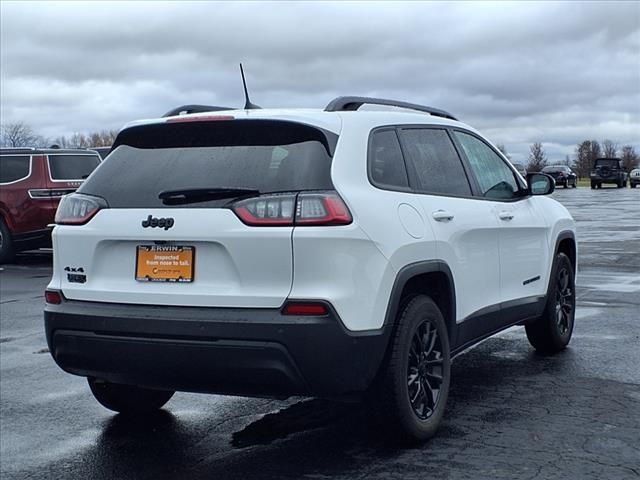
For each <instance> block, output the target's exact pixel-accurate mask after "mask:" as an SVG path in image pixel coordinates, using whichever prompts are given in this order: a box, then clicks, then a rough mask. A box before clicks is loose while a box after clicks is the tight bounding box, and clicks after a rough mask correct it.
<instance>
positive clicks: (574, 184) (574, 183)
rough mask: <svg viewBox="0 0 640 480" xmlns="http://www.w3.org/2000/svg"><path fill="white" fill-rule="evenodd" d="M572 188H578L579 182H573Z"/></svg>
mask: <svg viewBox="0 0 640 480" xmlns="http://www.w3.org/2000/svg"><path fill="white" fill-rule="evenodd" d="M571 188H578V181H577V180H574V181H573V185H571Z"/></svg>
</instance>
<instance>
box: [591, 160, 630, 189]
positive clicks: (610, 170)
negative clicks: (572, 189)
mask: <svg viewBox="0 0 640 480" xmlns="http://www.w3.org/2000/svg"><path fill="white" fill-rule="evenodd" d="M590 177H591V188H602V184H603V183H614V184H616V185H617V186H618V188H623V187H626V186H627V177H628V174H627V172H625V170H624V167H623V165H622V160H621V159H619V158H598V159H596V161H595V163H594V165H593V170H591V175H590Z"/></svg>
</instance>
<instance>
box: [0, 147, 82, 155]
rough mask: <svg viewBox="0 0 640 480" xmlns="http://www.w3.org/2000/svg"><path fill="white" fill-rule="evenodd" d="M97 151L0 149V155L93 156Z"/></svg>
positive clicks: (80, 149) (79, 149)
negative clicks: (83, 154)
mask: <svg viewBox="0 0 640 480" xmlns="http://www.w3.org/2000/svg"><path fill="white" fill-rule="evenodd" d="M94 152H95V151H94V150H92V149H90V148H29V147H20V148H0V154H2V155H11V154H13V155H16V154H29V155H52V154H58V155H61V154H62V155H64V154H69V153H75V154H78V153H87V154H89V155H91V154H92V153H94Z"/></svg>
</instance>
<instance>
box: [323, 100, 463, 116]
mask: <svg viewBox="0 0 640 480" xmlns="http://www.w3.org/2000/svg"><path fill="white" fill-rule="evenodd" d="M362 105H386V106H389V107H398V108H406V109H409V110H416V111H418V112H424V113H428V114H430V115H434V116H436V117H442V118H448V119H450V120H458V119H457V118H456V117H454V116H453V115H451V114H450V113H449V112H446V111H444V110H440V109H439V108H433V107H427V106H425V105H418V104H416V103H409V102H400V101H397V100H388V99H386V98H371V97H337V98H334V99H333V100H331V102H329V105H327V106H326V107H325V109H324V110H325V112H344V111H355V110H358V109H359V108H360V107H361V106H362Z"/></svg>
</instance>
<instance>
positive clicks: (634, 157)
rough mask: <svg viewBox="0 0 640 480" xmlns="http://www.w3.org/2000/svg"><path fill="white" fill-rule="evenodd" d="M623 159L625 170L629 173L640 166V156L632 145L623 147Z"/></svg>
mask: <svg viewBox="0 0 640 480" xmlns="http://www.w3.org/2000/svg"><path fill="white" fill-rule="evenodd" d="M621 158H622V164H623V165H624V169H625V170H626V171H628V172H630V171H631V170H633V169H634V168H638V166H640V156H638V154H637V153H636V150H635V149H634V148H633V146H631V145H625V146H624V147H622V155H621Z"/></svg>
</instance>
